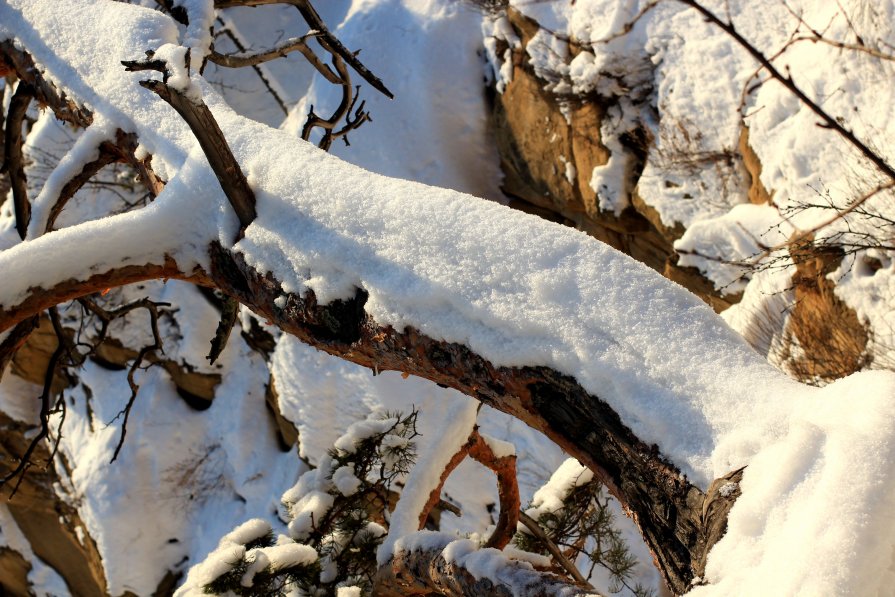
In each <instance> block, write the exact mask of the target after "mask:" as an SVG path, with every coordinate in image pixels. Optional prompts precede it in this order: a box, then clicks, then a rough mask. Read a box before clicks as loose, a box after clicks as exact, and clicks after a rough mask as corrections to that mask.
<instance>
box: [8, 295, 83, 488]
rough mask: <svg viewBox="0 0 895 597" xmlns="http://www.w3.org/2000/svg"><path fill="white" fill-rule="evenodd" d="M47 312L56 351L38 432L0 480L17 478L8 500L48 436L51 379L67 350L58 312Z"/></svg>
mask: <svg viewBox="0 0 895 597" xmlns="http://www.w3.org/2000/svg"><path fill="white" fill-rule="evenodd" d="M48 312H49V314H50V321H51V322H52V323H53V330H54V331H55V332H56V339H57V344H56V349H55V350H54V351H53V354H52V355H51V356H50V362H49V363H48V364H47V368H46V370H45V371H44V383H43V390H42V391H41V393H40V398H39V399H40V415H39V419H40V424H39V427H38V432H37V434H36V435H35V436H34V437H33V438H31V443H29V444H28V448H26V449H25V453H24V454H23V455H22V457H21V458H19V463H18V465H16V467H15V469H13V470H12V471H11V472H10V473H8V474H7V475H6V476H4V477H3V478H2V479H0V487H3V486H4V485H5V484H6V483H8V482H9V481H11V480H13V479H15V478H16V477H18V480H17V481H16V484H15V487H13V489H12V492H11V493H10V494H9V499H10V500H11V499H12V498H13V497H15V495H16V492H17V491H18V490H19V486H20V485H21V484H22V480H23V479H24V478H25V471H26V470H27V469H28V467H29V466H31V456H32V455H33V454H34V450H36V449H37V446H38V445H39V444H40V442H42V441H43V440H44V439H45V438H47V437H48V436H49V434H50V414H51V412H50V398H51V395H52V388H53V378H54V376H55V375H56V371H57V370H58V369H59V364H60V361H61V359H62V356H63V355H64V354H65V352H66V350H67V347H66V343H65V342H63V340H62V338H63V337H64V335H65V331H64V330H63V329H62V324H61V323H60V321H59V312H58V311H57V310H56V308H55V307H53V308H51V309H49V310H48ZM53 452H54V453H55V449H54V450H53ZM47 464H49V461H48V462H47Z"/></svg>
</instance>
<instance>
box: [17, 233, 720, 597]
mask: <svg viewBox="0 0 895 597" xmlns="http://www.w3.org/2000/svg"><path fill="white" fill-rule="evenodd" d="M209 259H210V263H211V265H210V269H209V270H208V271H196V272H192V273H185V272H180V271H179V270H178V269H177V267H176V264H174V263H173V262H169V263H166V264H165V265H164V266H132V267H129V268H127V267H126V268H118V269H115V270H111V271H108V272H105V273H102V274H97V275H95V276H92V277H91V278H89V279H88V280H85V281H75V280H70V281H67V282H63V283H61V284H58V285H56V286H55V287H52V288H47V289H35V290H34V291H33V292H32V293H30V294H29V296H28V297H27V298H26V299H25V300H24V301H23V302H22V303H20V304H18V305H15V306H11V307H9V308H7V309H4V310H3V311H2V312H0V331H3V330H6V329H8V328H10V327H12V326H13V325H15V324H16V323H17V322H18V321H20V320H22V319H24V318H26V317H29V316H32V315H35V314H36V313H39V312H40V311H42V310H44V309H46V308H47V307H49V306H52V305H53V304H57V303H60V302H63V301H66V300H71V299H73V298H77V297H79V296H84V295H87V294H90V293H92V292H96V291H98V290H101V289H103V288H106V287H109V286H118V285H121V284H126V283H130V282H135V281H140V280H146V279H151V278H163V277H174V278H181V279H189V280H191V281H193V282H194V283H198V284H201V285H204V286H208V287H212V288H217V289H219V290H221V291H222V292H224V293H225V294H227V295H229V296H232V297H234V298H236V299H237V300H239V301H240V302H241V303H243V304H244V305H247V306H248V307H249V308H251V309H252V310H253V311H255V312H256V313H258V314H259V315H261V316H264V317H266V318H268V319H269V320H270V321H271V322H273V323H274V324H275V325H277V326H278V327H280V328H281V329H283V330H284V331H286V332H288V333H290V334H293V335H294V336H296V337H298V338H299V339H300V340H302V341H304V342H306V343H308V344H310V345H311V346H314V347H316V348H318V349H321V350H324V351H326V352H328V353H330V354H334V355H337V356H340V357H342V358H344V359H346V360H349V361H352V362H354V363H358V364H360V365H363V366H366V367H369V368H371V369H377V370H380V371H383V370H395V371H403V372H407V373H411V374H413V375H417V376H419V377H423V378H426V379H430V380H432V381H434V382H436V383H439V384H442V385H444V386H448V387H451V388H454V389H456V390H459V391H461V392H463V393H465V394H467V395H470V396H472V397H474V398H477V399H478V400H480V401H482V402H483V403H485V404H488V405H489V406H492V407H494V408H497V409H498V410H501V411H503V412H505V413H507V414H510V415H512V416H514V417H516V418H518V419H520V420H522V421H524V422H526V423H527V424H528V425H530V426H531V427H533V428H534V429H537V430H539V431H541V432H543V433H545V434H546V435H547V436H548V437H550V438H551V439H552V440H553V441H555V442H556V443H557V444H559V445H560V446H561V447H562V448H563V449H564V450H566V452H568V453H569V454H571V455H572V456H575V457H576V458H578V459H579V460H580V461H581V462H583V463H584V464H586V465H587V466H588V467H590V468H591V469H592V470H593V471H595V473H597V475H598V476H599V478H600V480H601V481H603V482H604V483H605V484H606V485H607V487H608V488H609V490H610V492H611V493H612V494H613V495H614V496H615V497H616V498H618V499H619V501H620V502H621V503H622V504H624V506H625V507H626V509H627V510H628V512H630V513H631V515H632V516H633V517H634V519H635V521H636V522H637V524H638V526H639V527H640V529H641V532H642V533H643V536H644V538H645V540H646V542H647V544H648V545H649V547H650V549H651V550H652V551H653V553H654V555H655V556H656V560H657V562H658V564H659V566H660V568H661V570H662V571H663V573H664V574H665V577H666V579H667V581H668V583H669V586H670V587H671V588H672V590H673V591H675V592H678V593H682V592H684V591H686V590H687V588H688V587H689V586H690V583H691V581H692V579H693V578H694V577H696V576H701V575H702V574H703V572H704V565H705V557H706V555H707V553H708V551H709V550H710V549H711V547H712V546H713V545H714V544H715V543H716V542H717V541H718V539H720V538H721V536H722V535H723V533H724V531H725V529H726V521H727V513H728V511H729V509H730V507H731V506H732V505H733V503H734V501H735V499H736V494H735V493H734V494H730V493H725V492H721V493H715V494H711V495H710V496H709V497H708V498H707V497H706V495H705V494H703V492H702V491H700V490H699V488H697V487H696V486H694V485H692V484H690V483H689V482H688V481H687V480H686V478H685V477H684V476H683V475H681V473H680V471H679V470H678V469H677V468H675V467H674V466H673V465H672V464H671V463H669V462H668V461H667V460H666V459H664V458H663V457H662V455H661V454H660V452H659V450H658V448H657V447H656V446H650V445H648V444H646V443H644V442H643V441H641V440H640V439H639V438H637V437H636V436H635V435H634V434H633V433H632V432H631V430H630V429H629V428H628V427H626V426H625V425H624V423H623V422H622V421H621V419H620V418H619V416H618V414H617V413H616V412H615V411H614V410H613V409H612V408H611V407H610V406H609V405H608V404H606V403H605V402H603V401H602V400H600V399H599V398H598V397H596V396H593V395H590V394H588V393H587V391H586V390H584V388H582V387H581V385H580V384H578V382H577V381H575V380H574V379H573V378H571V377H569V376H567V375H563V374H561V373H558V372H556V371H554V370H552V369H549V368H546V367H495V366H494V365H493V364H491V363H490V362H489V361H487V360H486V359H484V358H482V357H481V356H479V355H477V354H476V353H474V352H473V351H472V350H470V349H469V348H468V347H466V346H463V345H461V344H455V343H448V342H443V341H439V340H435V339H433V338H430V337H428V336H426V335H424V334H422V333H420V332H419V331H418V330H416V329H413V328H410V327H408V328H406V329H405V330H403V331H402V332H398V331H396V330H395V329H393V328H391V327H390V326H382V325H379V324H378V323H377V322H376V321H374V320H373V319H372V318H370V317H369V316H368V315H367V314H366V313H365V311H364V303H365V302H366V293H364V292H363V291H361V290H358V292H357V294H356V296H355V297H354V298H353V299H351V300H346V301H335V302H333V303H331V304H328V305H323V306H321V305H319V304H317V301H316V298H315V296H314V294H313V292H308V293H307V294H306V295H305V296H299V295H296V294H290V293H287V292H284V290H283V288H282V286H281V285H280V283H279V282H278V281H277V280H276V279H275V278H273V277H272V276H271V275H269V274H261V273H259V272H257V271H255V270H254V269H252V268H251V267H250V266H248V265H247V264H246V262H245V261H244V259H243V258H242V256H241V255H240V254H238V253H236V254H234V253H231V252H229V251H228V250H227V249H224V248H223V247H221V246H220V245H218V244H213V245H212V246H211V247H210V249H209ZM284 298H285V303H283V300H284Z"/></svg>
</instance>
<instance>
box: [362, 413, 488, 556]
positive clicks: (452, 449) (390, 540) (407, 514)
mask: <svg viewBox="0 0 895 597" xmlns="http://www.w3.org/2000/svg"><path fill="white" fill-rule="evenodd" d="M477 413H478V405H477V404H476V403H475V402H473V401H471V400H464V401H457V402H456V403H455V404H454V406H453V408H451V409H450V410H448V412H447V413H445V414H446V417H445V419H444V420H443V422H442V427H441V429H440V432H439V434H438V437H434V438H431V439H429V440H428V441H427V442H426V443H425V444H423V446H421V447H420V448H419V450H418V453H417V458H416V463H415V464H414V466H413V469H411V471H410V474H409V475H408V476H407V479H406V481H405V483H404V490H403V491H402V492H401V498H400V499H399V500H398V504H397V505H396V506H395V509H394V511H393V512H392V515H391V520H390V526H389V531H388V536H387V537H386V538H385V541H383V542H382V545H380V546H379V551H378V553H377V559H378V561H379V564H380V565H382V564H385V563H386V562H387V561H388V560H389V558H391V556H392V549H393V547H394V545H395V541H397V540H398V539H400V538H401V537H403V536H405V535H409V534H410V533H414V532H416V531H417V530H419V521H420V514H421V513H422V511H423V508H424V507H425V505H426V502H427V501H428V499H429V495H430V494H431V493H432V491H434V490H435V489H436V488H437V487H438V484H439V483H440V481H441V472H442V471H443V470H444V469H445V468H446V467H447V464H448V462H450V460H451V457H453V455H454V454H456V453H457V452H459V451H460V447H461V446H463V444H465V443H466V441H467V440H468V439H469V435H470V434H471V433H472V430H473V428H474V427H475V419H476V414H477Z"/></svg>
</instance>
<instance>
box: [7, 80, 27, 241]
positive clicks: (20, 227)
mask: <svg viewBox="0 0 895 597" xmlns="http://www.w3.org/2000/svg"><path fill="white" fill-rule="evenodd" d="M33 99H34V87H32V86H31V85H30V84H28V83H26V82H24V81H20V82H19V84H18V85H17V86H16V91H15V93H13V95H12V99H11V100H10V102H9V112H8V113H7V115H6V129H5V131H4V136H5V139H4V149H5V153H6V155H5V156H4V160H3V168H2V170H3V171H5V172H8V173H9V179H10V183H11V185H12V205H13V209H14V210H15V215H16V230H17V231H18V233H19V237H20V238H21V239H22V240H25V236H26V235H27V234H28V222H30V221H31V203H30V202H29V201H28V178H27V177H26V176H25V156H24V154H23V153H22V143H23V139H22V123H23V122H24V120H25V113H26V112H27V111H28V106H30V105H31V100H33Z"/></svg>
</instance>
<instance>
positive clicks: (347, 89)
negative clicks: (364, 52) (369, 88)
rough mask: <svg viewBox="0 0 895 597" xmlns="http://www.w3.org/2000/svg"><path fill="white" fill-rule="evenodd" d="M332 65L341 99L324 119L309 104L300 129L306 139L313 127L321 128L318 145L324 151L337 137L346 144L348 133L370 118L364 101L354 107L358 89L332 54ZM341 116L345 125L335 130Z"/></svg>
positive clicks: (343, 65)
mask: <svg viewBox="0 0 895 597" xmlns="http://www.w3.org/2000/svg"><path fill="white" fill-rule="evenodd" d="M333 66H335V67H336V71H337V72H338V73H339V76H340V77H341V80H340V84H341V86H342V101H341V102H340V103H339V107H338V108H336V110H335V112H333V114H332V116H330V117H329V118H325V119H324V118H321V117H320V116H318V115H317V114H316V113H315V112H314V106H311V108H310V110H309V112H308V118H307V120H306V121H305V124H304V126H303V127H302V130H301V138H302V139H304V140H305V141H308V140H310V138H311V133H312V132H313V130H314V128H322V129H323V137H322V138H321V139H320V143H319V144H318V147H320V148H321V149H323V150H324V151H329V149H330V147H332V142H333V140H335V139H338V138H342V139H344V140H345V144H346V145H348V144H349V143H348V137H347V135H348V133H349V132H350V131H353V130H355V129H357V128H358V127H360V126H361V125H362V124H363V123H365V122H367V121H368V120H370V114H369V113H368V112H366V111H364V107H365V105H366V102H361V103H360V106H358V107H357V109H355V108H354V106H355V104H356V103H357V98H358V95H357V93H358V92H359V91H360V89H359V88H357V87H352V86H351V74H350V73H349V72H348V69H347V68H345V63H344V62H343V61H342V59H341V58H339V57H338V56H333ZM352 110H353V111H354V116H353V117H352V115H351V114H352ZM343 118H344V119H345V126H343V127H342V128H341V129H339V130H336V126H337V125H338V124H339V122H340V121H341V120H342V119H343Z"/></svg>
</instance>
